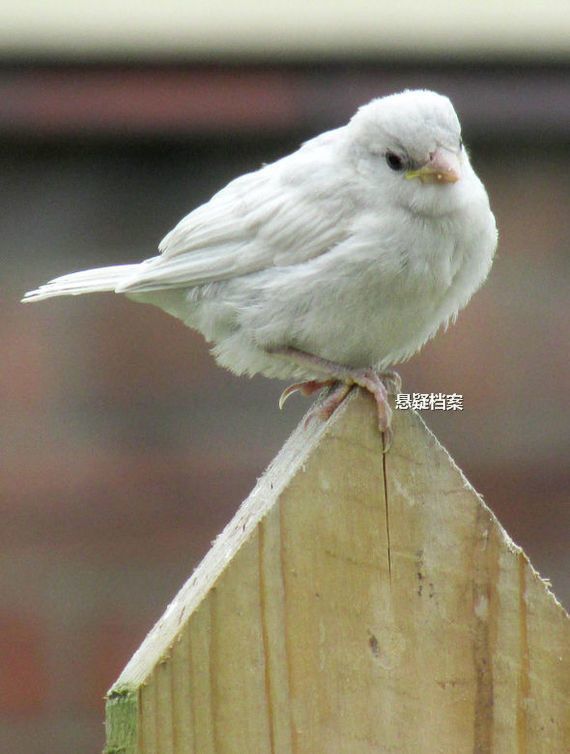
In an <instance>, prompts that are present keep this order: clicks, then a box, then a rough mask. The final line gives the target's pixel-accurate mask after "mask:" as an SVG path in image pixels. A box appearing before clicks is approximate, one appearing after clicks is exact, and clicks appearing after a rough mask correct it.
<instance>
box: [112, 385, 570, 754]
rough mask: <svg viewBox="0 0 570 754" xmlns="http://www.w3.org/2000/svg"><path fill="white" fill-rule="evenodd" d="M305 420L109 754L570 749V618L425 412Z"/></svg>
mask: <svg viewBox="0 0 570 754" xmlns="http://www.w3.org/2000/svg"><path fill="white" fill-rule="evenodd" d="M381 451H382V444H381V438H380V436H379V433H378V431H377V428H376V426H375V410H374V407H373V405H372V402H371V401H370V400H369V398H368V397H367V396H364V395H361V394H360V393H355V394H354V395H353V396H351V397H349V399H348V400H347V401H346V402H345V405H344V406H343V407H341V408H340V409H339V410H338V411H337V412H336V415H335V416H334V417H333V418H332V419H331V420H330V421H329V422H328V423H327V424H324V425H323V424H319V423H314V424H313V425H311V426H310V427H309V428H308V429H307V430H303V429H302V428H299V429H297V430H296V432H295V433H294V434H293V435H292V437H291V438H290V440H289V441H288V442H287V443H286V445H285V446H284V448H283V449H282V451H281V452H280V453H279V455H278V456H277V458H276V459H275V460H274V462H273V463H272V464H271V466H270V467H269V469H268V470H267V472H266V473H265V475H264V476H263V477H262V478H261V479H260V481H259V482H258V484H257V486H256V488H255V489H254V490H253V492H252V493H251V495H250V496H249V498H248V499H247V500H246V501H245V502H244V503H243V505H242V506H241V508H240V509H239V511H238V512H237V513H236V515H235V517H234V519H233V520H232V521H231V522H230V524H228V526H227V527H226V529H225V530H224V531H223V533H222V534H221V535H220V536H219V537H218V539H217V540H216V542H215V543H214V545H213V547H212V549H211V550H210V552H209V553H208V555H207V556H206V557H205V558H204V560H203V562H202V563H201V565H200V566H199V567H198V568H197V569H196V571H195V572H194V574H193V575H192V576H191V577H190V579H189V580H188V582H187V583H186V584H185V585H184V586H183V587H182V589H181V590H180V592H179V593H178V595H177V596H176V597H175V599H174V601H173V602H172V603H171V604H170V605H169V607H168V608H167V610H166V612H165V613H164V615H163V616H162V618H161V619H160V620H159V622H158V623H157V624H156V626H155V627H154V628H153V630H152V631H151V632H150V633H149V635H148V636H147V638H146V639H145V641H144V642H143V644H142V645H141V647H140V648H139V650H138V651H137V652H136V653H135V655H134V656H133V657H132V659H131V661H130V662H129V663H128V665H127V666H126V668H125V670H124V671H123V673H122V674H121V676H120V678H119V679H118V681H117V682H116V684H115V685H114V686H113V688H112V689H111V690H110V692H109V694H108V701H107V749H106V752H108V754H135V753H136V754H380V753H385V754H491V753H492V754H515V753H516V754H568V753H569V752H570V712H569V710H570V658H569V654H570V653H569V648H570V621H569V619H568V616H567V615H566V613H565V612H564V610H563V609H562V607H561V606H560V604H559V603H558V602H557V601H556V599H555V597H554V596H553V595H552V593H551V592H550V591H549V590H548V587H547V585H546V584H545V583H544V582H543V581H542V580H541V579H540V577H539V576H538V574H537V573H536V571H534V569H533V568H532V566H531V564H530V563H529V561H528V559H527V558H526V556H525V554H524V553H523V552H522V551H521V550H520V549H519V548H518V547H516V546H515V545H514V544H513V543H512V541H511V540H510V539H509V537H508V535H507V534H506V532H505V531H504V530H503V528H502V527H501V525H500V524H499V523H498V521H497V520H496V518H495V517H494V516H493V514H492V513H491V511H490V510H489V509H488V508H487V507H486V505H485V503H484V502H483V500H482V499H481V498H480V497H479V496H478V495H477V493H476V492H475V491H474V490H473V488H472V487H471V486H470V484H469V482H468V481H467V480H466V479H465V477H464V476H463V475H462V473H461V471H460V470H459V469H458V468H457V467H456V465H455V464H454V463H453V461H452V460H451V458H450V457H449V455H448V454H447V452H446V451H445V450H444V449H443V448H442V447H441V446H440V445H439V443H438V442H437V440H436V439H435V438H434V437H433V435H432V434H431V433H430V432H429V430H428V429H427V428H426V427H425V426H424V424H423V422H422V421H421V419H420V418H419V417H418V416H417V415H416V414H414V413H412V412H408V411H406V412H402V411H400V412H396V415H395V440H394V444H393V446H392V449H391V450H390V452H389V454H388V455H386V456H383V455H382V452H381Z"/></svg>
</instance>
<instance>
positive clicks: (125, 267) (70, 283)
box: [22, 264, 139, 302]
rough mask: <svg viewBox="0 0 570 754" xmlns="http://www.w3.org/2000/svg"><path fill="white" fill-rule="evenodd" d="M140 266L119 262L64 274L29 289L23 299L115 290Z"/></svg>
mask: <svg viewBox="0 0 570 754" xmlns="http://www.w3.org/2000/svg"><path fill="white" fill-rule="evenodd" d="M138 267H139V265H138V264H118V265H114V266H113V267H98V268H96V269H94V270H83V271H82V272H73V273H71V275H62V276H61V277H59V278H55V280H50V281H49V283H45V285H41V286H40V287H39V288H37V289H36V290H35V291H28V292H27V293H26V295H25V296H24V298H23V299H22V301H24V302H28V301H43V299H46V298H52V297H53V296H79V295H80V294H82V293H99V292H103V291H114V290H115V288H117V286H118V285H119V284H120V283H121V282H123V281H124V280H125V278H128V277H130V276H131V275H134V274H135V273H136V271H137V268H138Z"/></svg>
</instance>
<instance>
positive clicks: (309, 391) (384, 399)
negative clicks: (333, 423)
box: [279, 369, 402, 453]
mask: <svg viewBox="0 0 570 754" xmlns="http://www.w3.org/2000/svg"><path fill="white" fill-rule="evenodd" d="M401 384H402V381H401V379H400V376H399V375H398V374H396V373H395V372H388V373H382V374H379V373H378V372H375V371H374V370H373V369H355V370H350V377H348V375H344V379H343V380H323V381H318V380H309V381H308V382H296V383H295V384H293V385H289V387H287V388H285V390H284V391H283V392H282V393H281V397H280V398H279V408H281V409H282V408H283V406H284V405H285V401H286V400H287V399H288V398H289V397H290V396H291V395H293V393H297V392H299V393H301V395H305V396H309V395H313V393H316V392H317V391H319V390H322V389H323V388H329V392H328V393H327V395H326V396H324V397H323V399H322V400H320V401H318V402H317V403H316V404H315V406H314V407H313V408H312V409H311V410H310V411H309V413H308V414H307V418H306V419H305V424H304V426H305V428H306V427H307V426H308V425H309V424H310V423H311V422H312V421H313V419H320V420H321V421H327V419H330V417H331V416H332V415H333V414H334V412H335V411H336V409H337V408H338V407H339V406H340V404H341V403H342V402H343V401H344V399H345V398H346V396H347V395H348V394H349V393H350V391H351V390H352V388H353V387H354V386H358V387H361V388H363V389H364V390H367V391H368V392H369V393H371V394H372V396H373V398H374V400H375V402H376V412H377V416H378V429H379V430H380V432H381V433H382V436H383V440H384V452H385V453H386V452H388V450H389V448H390V445H391V444H392V439H393V433H392V429H391V426H390V425H391V421H392V409H391V408H390V404H389V402H388V394H389V393H394V392H396V393H397V392H400V389H401Z"/></svg>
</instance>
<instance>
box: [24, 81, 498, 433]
mask: <svg viewBox="0 0 570 754" xmlns="http://www.w3.org/2000/svg"><path fill="white" fill-rule="evenodd" d="M496 244H497V229H496V225H495V219H494V217H493V214H492V212H491V209H490V207H489V200H488V197H487V193H486V191H485V188H484V186H483V184H482V183H481V181H480V180H479V178H478V177H477V175H476V174H475V172H474V171H473V168H472V167H471V164H470V162H469V157H468V155H467V152H466V150H465V148H464V146H463V143H462V139H461V128H460V124H459V120H458V118H457V115H456V113H455V111H454V109H453V106H452V104H451V102H450V101H449V99H447V97H444V96H441V95H439V94H436V93H435V92H431V91H425V90H419V91H409V90H408V91H404V92H402V93H400V94H393V95H391V96H388V97H383V98H380V99H375V100H372V102H370V103H368V104H367V105H364V106H363V107H361V108H360V109H359V110H358V111H357V113H356V114H355V115H354V116H353V118H352V119H351V120H350V121H349V123H348V124H347V125H345V126H342V127H341V128H337V129H335V130H332V131H328V132H326V133H323V134H321V135H320V136H317V137H315V138H313V139H311V140H310V141H307V142H306V143H305V144H303V145H302V146H301V147H300V149H298V150H297V151H296V152H294V153H293V154H290V155H288V156H286V157H284V158H282V159H280V160H277V161H276V162H274V163H272V164H269V165H266V166H264V167H262V168H260V169H259V170H257V171H255V172H252V173H248V174H246V175H243V176H241V177H239V178H236V179H235V180H233V181H231V182H230V183H229V184H228V185H227V186H226V187H225V188H223V189H222V190H221V191H219V192H218V193H217V194H215V195H214V196H213V197H212V198H211V199H210V201H209V202H207V203H206V204H203V205H202V206H200V207H198V208H197V209H195V210H193V211H192V212H190V214H188V215H187V216H186V217H184V218H183V219H182V220H181V221H180V222H179V223H178V225H177V226H176V227H175V228H174V229H173V230H172V231H171V232H170V233H169V234H168V235H167V236H166V237H165V238H164V240H163V241H162V243H161V244H160V247H159V248H160V252H161V254H160V255H158V256H155V257H152V258H151V259H147V260H145V261H143V262H141V263H139V264H127V265H116V266H113V267H103V268H98V269H92V270H86V271H84V272H76V273H73V274H71V275H64V276H63V277H58V278H56V279H55V280H52V281H51V282H49V283H47V284H46V285H43V286H41V287H40V288H38V289H37V290H34V291H31V292H29V293H27V294H26V296H25V298H24V301H40V300H42V299H46V298H49V297H51V296H61V295H76V294H81V293H92V292H98V291H114V292H115V293H124V294H126V295H127V296H129V297H130V298H132V299H134V300H136V301H141V302H145V303H152V304H155V305H156V306H158V307H160V308H161V309H163V310H165V311H166V312H168V313H169V314H172V315H174V316H175V317H178V318H179V319H181V320H182V321H183V322H184V323H185V324H187V325H188V326H189V327H192V328H194V329H196V330H198V331H200V332H201V333H202V334H203V335H204V337H205V338H206V339H207V340H208V341H210V342H211V343H212V344H213V353H214V356H215V358H216V360H217V362H218V363H219V364H221V365H222V366H225V367H228V368H229V369H231V370H232V371H233V372H235V373H236V374H249V375H254V374H258V373H260V374H263V375H265V376H267V377H276V378H280V379H295V380H298V382H297V383H296V384H294V385H292V386H291V387H290V388H287V389H286V390H285V392H284V393H283V395H282V397H281V401H280V405H282V403H283V401H284V400H285V398H287V397H288V395H290V394H291V393H292V392H294V391H295V390H300V391H301V392H303V393H304V394H310V393H312V392H314V391H316V390H320V389H321V388H323V387H324V386H328V387H329V393H328V395H327V397H326V398H325V399H324V400H323V402H321V404H320V405H319V406H317V408H316V409H315V410H314V414H316V415H318V416H320V417H321V418H328V417H329V416H330V415H331V414H332V412H333V411H334V410H335V408H336V407H337V406H338V405H339V404H340V402H341V401H342V400H343V399H344V397H345V396H346V394H347V393H348V392H349V390H350V389H351V388H352V386H354V385H360V386H361V387H364V388H365V389H367V390H369V391H370V392H371V393H372V394H373V395H374V397H375V399H376V403H377V407H378V422H379V427H380V430H381V431H382V432H384V433H386V435H385V438H386V442H385V447H387V446H388V444H389V440H390V432H389V427H390V419H391V411H390V406H389V404H388V399H387V391H388V390H398V389H399V378H398V376H397V375H395V373H393V372H385V370H387V369H388V368H389V367H391V366H394V365H396V364H398V363H399V362H402V361H404V360H406V359H408V358H409V357H410V356H411V355H412V354H414V353H415V352H416V351H417V350H418V349H419V348H421V346H422V345H423V344H424V343H425V342H426V341H427V340H429V339H430V338H431V337H432V336H433V335H435V333H436V332H437V330H438V329H439V328H440V327H441V326H442V325H447V323H449V322H450V321H451V320H454V319H455V317H456V316H457V313H458V312H459V310H460V309H462V308H463V307H464V306H465V305H466V304H467V302H468V301H469V299H470V298H471V296H472V295H473V293H474V292H475V291H476V290H477V289H478V288H479V287H480V286H481V284H482V283H483V281H484V280H485V278H486V277H487V274H488V272H489V269H490V267H491V263H492V260H493V255H494V252H495V248H496Z"/></svg>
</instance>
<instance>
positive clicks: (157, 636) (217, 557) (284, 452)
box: [104, 394, 356, 754]
mask: <svg viewBox="0 0 570 754" xmlns="http://www.w3.org/2000/svg"><path fill="white" fill-rule="evenodd" d="M355 397H356V394H354V395H351V396H349V397H348V399H347V400H346V401H344V404H343V405H342V406H341V407H340V408H339V409H338V410H337V411H336V412H335V416H333V417H332V419H331V420H329V422H328V423H326V424H323V423H321V422H311V423H310V424H309V425H308V427H307V428H305V427H304V423H305V419H303V420H301V422H300V424H299V426H298V427H297V428H296V429H295V430H294V431H293V433H292V434H291V436H290V437H289V439H288V440H287V442H286V443H285V445H284V446H283V447H282V448H281V450H280V451H279V453H278V454H277V456H275V458H274V459H273V461H272V462H271V463H270V465H269V466H268V467H267V469H266V470H265V472H264V473H263V475H262V476H261V477H260V478H259V479H258V481H257V484H256V485H255V487H254V489H253V490H252V492H251V493H250V494H249V496H248V497H247V498H246V499H245V500H244V502H243V503H242V504H241V505H240V507H239V509H238V510H237V512H236V514H235V515H234V517H233V518H232V520H231V521H230V522H229V523H228V524H227V526H226V527H225V528H224V529H223V531H222V532H221V533H220V534H219V535H218V537H216V539H215V540H214V542H213V543H212V547H211V548H210V550H209V551H208V553H207V554H206V556H205V557H204V559H203V560H202V561H201V563H200V564H199V565H198V566H197V568H196V569H195V571H194V572H193V574H192V575H191V576H190V578H189V579H188V581H187V582H186V583H185V584H184V585H183V586H182V587H181V589H180V590H179V591H178V593H177V595H176V596H175V598H174V600H173V601H172V602H171V603H170V604H169V605H168V607H167V608H166V610H165V612H164V613H163V615H162V616H161V617H160V618H159V620H158V621H157V623H156V624H155V625H154V627H153V628H152V629H151V631H150V632H149V633H148V634H147V636H146V638H145V639H144V641H143V642H142V644H141V645H140V647H139V648H138V649H137V651H136V652H135V654H134V655H133V656H132V657H131V659H130V660H129V662H128V663H127V665H126V666H125V668H124V670H123V672H122V673H121V675H120V676H119V678H118V679H117V680H116V682H115V683H114V684H113V686H112V687H111V689H110V690H109V692H108V693H107V696H106V723H105V727H106V736H107V746H106V748H105V750H104V754H132V753H133V752H135V751H136V736H137V724H138V715H139V689H140V687H141V685H143V684H144V682H145V680H146V678H147V677H148V676H149V675H150V673H152V671H153V669H154V667H155V666H156V665H157V664H158V663H159V662H161V661H163V660H164V659H166V658H167V657H168V655H169V653H170V649H171V647H172V644H173V643H174V641H175V639H176V635H177V633H178V631H179V629H180V626H181V624H182V623H183V621H184V620H185V619H188V617H189V616H190V615H191V614H192V612H193V611H194V610H195V609H196V608H197V607H198V605H199V604H200V602H201V601H202V600H203V599H204V598H205V596H206V595H207V594H208V592H209V590H210V589H211V587H212V586H213V584H214V583H215V582H216V581H217V579H218V578H219V576H220V574H221V573H222V572H223V571H224V569H225V568H226V566H227V565H228V564H229V562H230V561H231V559H232V557H233V555H234V553H235V552H237V550H239V548H240V547H241V546H242V544H243V543H244V542H246V541H247V539H248V538H249V537H250V536H251V535H252V534H253V532H254V531H255V528H256V527H257V525H258V523H259V521H260V520H261V519H262V518H263V516H264V515H265V514H266V513H267V511H268V510H269V509H270V508H271V507H272V506H273V505H274V503H275V502H276V501H277V500H278V499H279V497H280V495H281V494H282V492H283V490H284V489H285V488H286V487H287V485H288V484H289V482H290V481H291V479H293V477H294V476H295V474H296V473H297V471H298V470H299V469H301V468H302V467H303V464H304V463H305V462H306V459H307V458H308V456H309V455H310V454H311V452H312V451H313V449H314V448H315V447H316V446H317V445H318V443H319V441H320V439H321V437H322V436H323V434H324V433H325V432H326V431H328V430H329V429H330V427H331V425H333V424H334V423H335V422H336V421H338V420H339V419H340V417H341V416H342V415H343V414H344V413H345V412H346V411H347V410H348V407H349V405H350V403H351V402H352V401H353V400H354V399H355Z"/></svg>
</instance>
